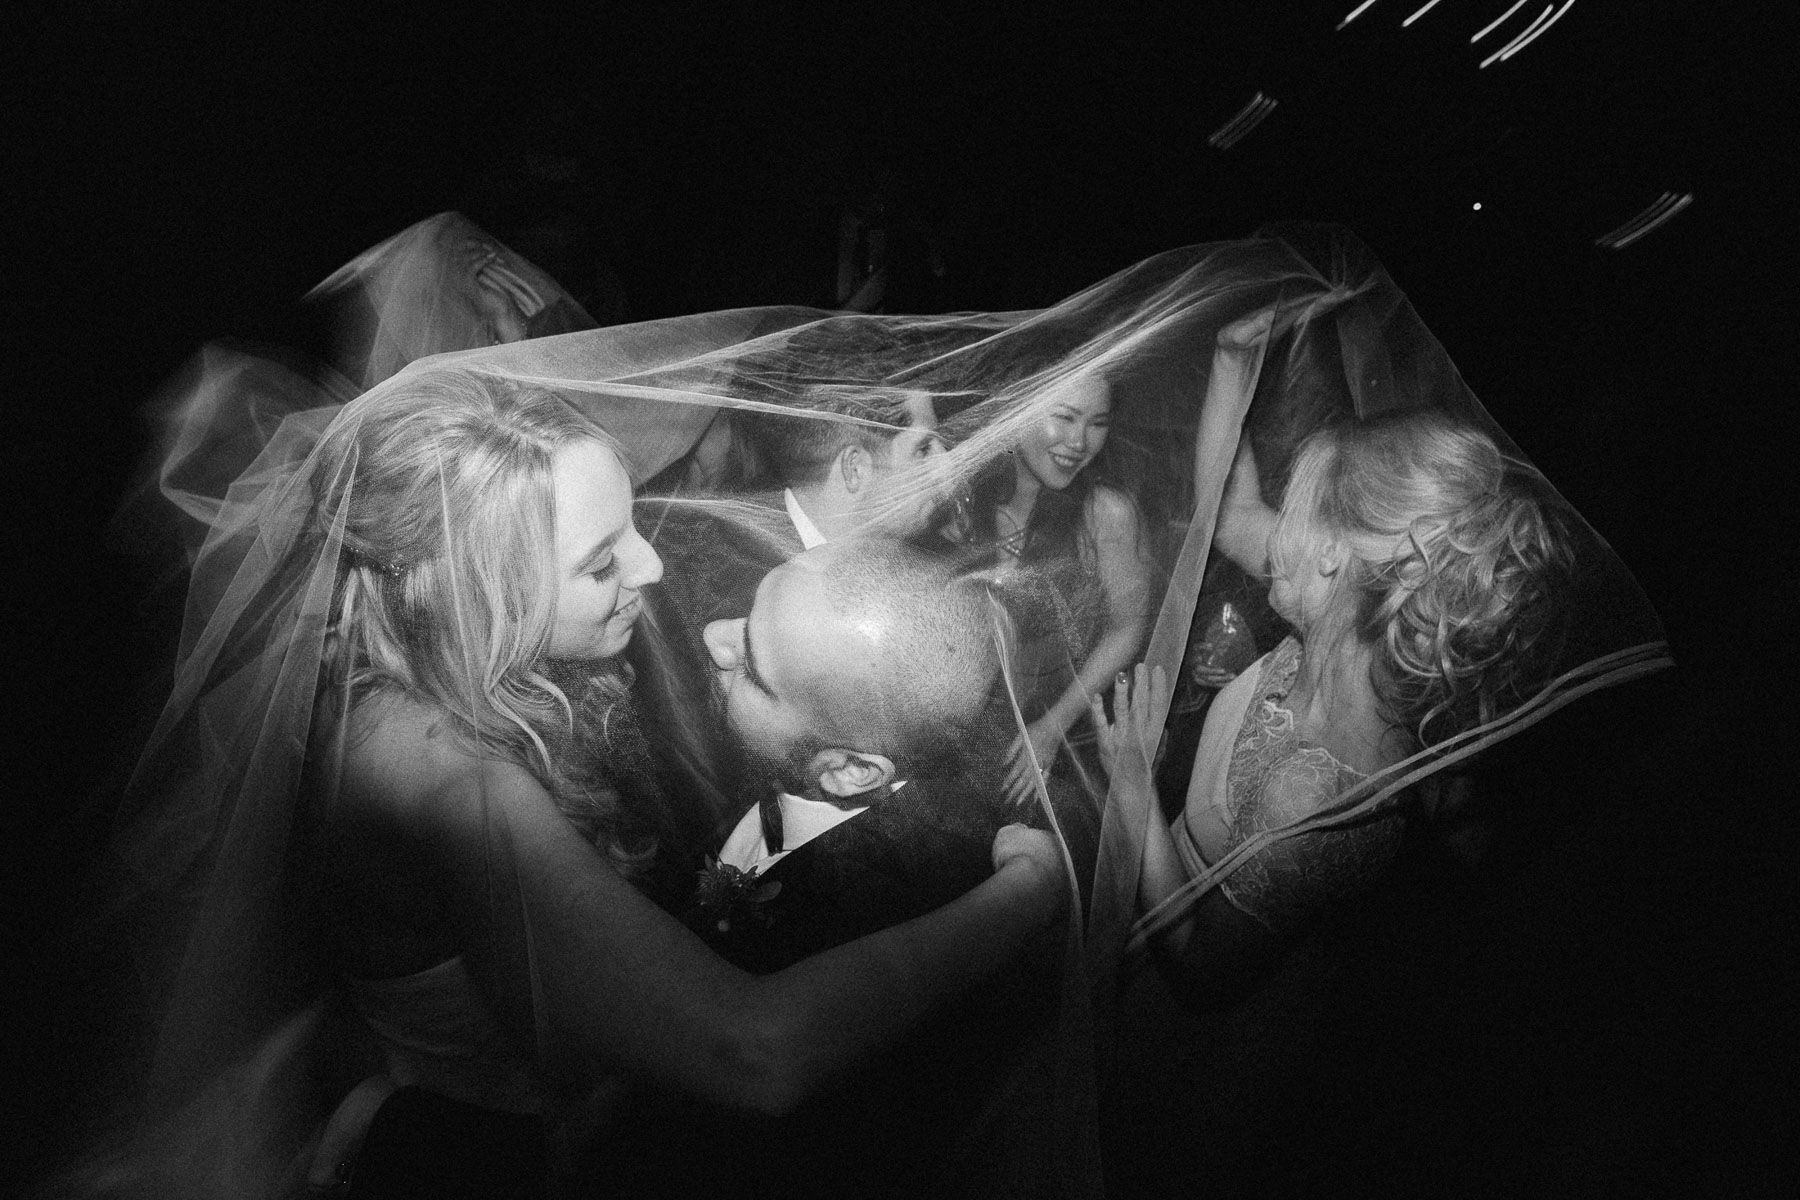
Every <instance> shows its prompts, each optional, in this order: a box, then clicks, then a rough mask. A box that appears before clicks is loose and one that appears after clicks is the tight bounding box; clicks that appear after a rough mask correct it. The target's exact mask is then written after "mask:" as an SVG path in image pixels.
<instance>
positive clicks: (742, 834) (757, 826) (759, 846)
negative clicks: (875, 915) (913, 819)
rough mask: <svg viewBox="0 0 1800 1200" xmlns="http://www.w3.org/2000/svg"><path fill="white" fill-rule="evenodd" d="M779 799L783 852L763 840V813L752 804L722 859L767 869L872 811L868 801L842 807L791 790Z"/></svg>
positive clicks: (741, 867)
mask: <svg viewBox="0 0 1800 1200" xmlns="http://www.w3.org/2000/svg"><path fill="white" fill-rule="evenodd" d="M776 799H777V800H778V801H779V802H780V803H781V852H780V853H779V854H770V853H769V844H768V842H766V841H764V840H763V828H762V813H761V812H760V811H759V810H758V809H757V808H756V806H755V805H752V806H751V807H750V810H749V811H748V812H746V813H745V814H744V815H743V817H742V818H741V819H740V820H739V821H738V823H737V828H736V829H733V830H732V831H731V836H730V837H728V838H726V839H725V845H724V846H723V847H721V848H720V850H719V861H720V862H722V863H729V864H731V865H732V866H734V867H736V868H737V869H738V870H740V871H748V870H751V869H752V868H754V869H755V870H758V871H766V870H768V869H769V868H770V867H772V866H774V865H775V864H776V863H778V862H780V861H781V860H782V859H784V858H786V857H787V856H788V855H789V854H792V853H793V852H794V851H796V850H798V849H799V848H800V847H802V846H804V845H806V843H808V842H810V841H812V840H813V839H814V838H816V837H818V836H819V835H820V834H822V833H824V832H826V831H827V830H830V829H836V828H837V827H838V826H839V825H842V824H843V823H844V822H845V821H848V820H850V818H852V817H855V816H860V815H861V814H863V813H866V812H868V811H869V807H868V805H866V804H865V805H864V806H863V807H861V808H839V807H838V806H837V805H835V804H827V803H826V802H825V801H823V800H808V799H806V798H805V797H804V796H793V795H789V794H788V793H787V792H781V793H780V794H779V795H777V797H776Z"/></svg>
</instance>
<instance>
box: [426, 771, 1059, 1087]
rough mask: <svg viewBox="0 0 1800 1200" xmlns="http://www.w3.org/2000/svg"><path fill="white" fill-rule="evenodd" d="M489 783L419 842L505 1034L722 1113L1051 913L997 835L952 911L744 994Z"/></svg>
mask: <svg viewBox="0 0 1800 1200" xmlns="http://www.w3.org/2000/svg"><path fill="white" fill-rule="evenodd" d="M486 775H487V778H486V779H485V780H463V781H461V782H460V783H459V784H458V785H457V786H455V787H454V788H453V789H452V790H453V791H454V792H455V793H456V794H455V795H453V796H445V797H443V798H442V799H443V801H444V803H441V804H434V806H433V807H434V809H442V810H444V811H446V812H447V813H449V814H450V815H449V817H448V819H443V820H436V821H434V825H435V828H434V831H433V837H432V840H433V842H434V843H435V844H434V846H433V849H435V850H436V851H437V852H438V853H439V854H441V855H443V856H444V859H445V861H446V862H447V864H448V866H449V879H448V883H449V888H448V895H449V897H450V899H451V903H452V907H453V908H454V909H455V916H456V919H457V923H458V925H459V927H460V930H461V935H462V939H463V944H464V945H465V946H466V947H468V949H469V954H470V959H471V961H472V963H473V965H474V967H475V970H476V974H477V977H478V979H480V981H481V982H482V984H483V985H484V987H485V989H486V990H487V993H488V994H489V996H490V997H492V998H494V999H495V1000H496V1002H497V1007H498V1008H499V1010H500V1013H501V1016H502V1020H503V1021H505V1022H506V1023H507V1024H508V1026H509V1027H511V1028H512V1029H514V1030H515V1031H516V1032H518V1033H519V1034H521V1035H522V1036H525V1037H526V1038H527V1039H528V1042H529V1039H530V1038H531V1037H532V1036H533V1035H535V1034H536V1033H537V1032H538V1031H541V1030H548V1031H550V1033H551V1035H552V1039H553V1040H552V1042H551V1044H550V1045H549V1046H548V1047H546V1049H548V1050H550V1051H551V1052H552V1053H556V1054H558V1055H568V1054H573V1055H575V1056H578V1057H579V1058H581V1059H584V1060H590V1061H594V1062H597V1063H599V1064H601V1065H602V1066H604V1067H611V1068H623V1069H625V1070H628V1071H632V1072H636V1073H642V1074H645V1075H648V1076H651V1077H653V1078H656V1079H658V1080H660V1081H662V1082H665V1083H669V1084H673V1085H675V1086H677V1087H680V1088H683V1089H685V1090H688V1091H691V1092H694V1093H696V1094H699V1095H702V1096H705V1097H708V1098H709V1099H713V1100H717V1101H721V1102H724V1103H727V1104H735V1105H742V1106H747V1107H753V1108H757V1109H761V1110H764V1111H769V1112H781V1111H784V1110H786V1109H788V1108H791V1107H792V1106H793V1105H794V1104H795V1103H797V1102H798V1101H799V1100H800V1099H802V1098H803V1097H804V1096H805V1095H807V1094H808V1093H809V1092H811V1091H812V1090H814V1089H815V1088H816V1087H817V1086H818V1085H819V1084H820V1083H821V1082H823V1081H824V1080H825V1079H827V1078H829V1077H831V1076H833V1075H834V1074H836V1073H838V1072H840V1071H842V1070H843V1069H844V1068H845V1067H846V1066H848V1065H850V1064H851V1063H853V1062H855V1061H856V1060H858V1059H859V1058H861V1057H863V1056H866V1055H867V1054H869V1053H870V1052H871V1051H873V1050H875V1049H877V1048H878V1047H880V1046H881V1045H883V1044H884V1043H885V1042H887V1041H888V1040H890V1039H892V1038H893V1037H894V1036H895V1035H896V1034H897V1033H899V1032H900V1031H901V1030H903V1029H904V1028H905V1027H906V1026H907V1025H908V1024H910V1023H911V1022H912V1021H914V1020H915V1019H916V1018H917V1017H919V1016H920V1015H922V1014H923V1013H924V1012H925V1011H926V1010H927V1009H928V1008H929V1007H930V1006H931V1005H932V1004H933V1002H935V1001H936V1000H938V999H940V998H942V997H944V996H947V995H951V994H954V993H956V992H957V991H959V990H961V989H963V988H966V987H968V986H969V985H971V984H973V983H975V982H977V981H979V980H980V979H981V978H983V977H984V976H985V975H987V974H988V973H989V972H990V971H992V970H993V969H995V968H996V967H998V966H1000V965H1001V964H1003V963H1005V962H1006V961H1008V960H1009V959H1010V958H1011V957H1012V956H1013V955H1014V954H1015V953H1017V952H1018V951H1020V950H1021V949H1022V948H1024V947H1025V946H1026V945H1027V944H1029V943H1030V942H1031V941H1032V939H1033V938H1034V937H1035V936H1037V935H1038V934H1039V932H1040V931H1041V930H1042V929H1044V928H1045V927H1046V926H1047V925H1048V923H1049V922H1050V921H1051V919H1052V918H1053V917H1054V916H1055V914H1056V913H1057V912H1058V911H1059V910H1060V907H1061V904H1062V903H1063V895H1062V891H1063V885H1062V879H1061V875H1060V870H1059V865H1058V861H1057V859H1056V856H1055V851H1054V849H1053V848H1052V847H1051V846H1050V845H1048V844H1047V843H1048V838H1047V836H1046V835H1042V834H1039V833H1037V832H1036V831H1030V830H1024V829H1022V828H1019V827H1008V829H1006V830H1003V831H1002V832H1001V835H1000V837H998V838H996V841H995V863H996V868H997V869H996V873H995V874H994V876H993V877H992V878H990V879H989V880H987V881H986V882H984V883H983V884H982V885H981V886H979V887H977V888H976V889H975V890H974V891H972V892H970V893H969V894H968V895H967V896H964V897H962V898H961V899H959V900H957V901H955V902H953V903H951V904H949V905H947V906H945V907H944V908H942V909H940V910H938V911H937V912H935V913H931V914H928V915H926V916H924V917H921V918H919V919H918V920H915V921H910V922H907V923H906V924H904V925H900V926H896V927H894V928H892V929H888V930H884V931H882V932H881V933H878V934H875V935H872V936H870V937H867V938H862V939H860V940H858V941H856V942H852V943H850V944H848V945H845V946H842V947H839V948H837V949H834V950H832V951H830V952H828V953H826V954H821V955H818V956H817V957H814V958H811V959H807V960H805V961H804V962H801V963H798V964H796V965H795V966H793V967H791V968H789V969H787V970H785V971H781V972H779V973H777V974H774V975H770V976H765V977H761V978H758V977H755V976H752V975H749V974H747V973H745V972H743V971H739V970H737V969H736V968H734V967H732V966H730V965H729V964H727V963H726V962H725V961H724V960H723V959H721V958H719V957H718V956H717V955H715V954H714V953H713V952H712V951H711V950H710V949H709V948H708V947H707V946H706V945H705V944H704V943H703V942H702V941H700V939H699V938H697V937H695V936H694V935H693V934H692V933H691V932H689V931H688V930H687V929H686V928H684V927H683V926H682V925H681V924H680V923H679V922H677V921H676V920H674V919H673V918H671V917H670V916H668V915H667V914H666V913H664V912H662V911H661V910H660V909H658V908H657V907H656V906H655V905H653V904H651V903H650V902H649V901H648V900H646V899H644V897H642V896H641V895H639V894H638V892H637V891H636V890H635V889H634V888H632V887H631V886H630V885H629V884H628V883H626V882H625V881H624V880H623V879H621V878H620V877H619V876H618V874H617V873H616V872H614V871H613V869H612V868H611V866H610V865H608V863H607V862H606V861H605V859H604V858H603V857H602V856H601V855H600V854H599V853H597V852H596V851H595V850H594V849H593V848H592V847H590V846H589V845H588V844H587V843H586V842H584V841H583V840H582V839H581V838H580V836H579V835H577V834H576V832H575V830H574V829H573V827H571V826H570V825H569V823H568V821H567V820H566V819H565V818H564V817H563V815H562V814H561V813H560V812H559V811H558V810H557V809H556V807H555V806H554V804H553V803H552V802H551V801H550V798H549V797H548V796H547V795H546V794H545V793H544V791H543V789H542V788H541V787H539V786H538V785H537V783H536V782H535V781H534V780H532V779H531V778H530V777H529V776H528V775H526V774H525V773H524V772H523V771H519V770H517V769H516V768H511V767H498V768H493V769H490V770H488V771H487V772H486ZM1040 843H1043V844H1040Z"/></svg>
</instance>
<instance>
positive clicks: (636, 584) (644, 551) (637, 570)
mask: <svg viewBox="0 0 1800 1200" xmlns="http://www.w3.org/2000/svg"><path fill="white" fill-rule="evenodd" d="M632 540H633V541H634V542H635V543H636V544H635V545H634V546H633V547H632V549H633V551H634V553H633V555H632V561H631V568H630V570H629V571H627V572H626V574H625V586H626V587H629V588H633V589H637V588H645V587H648V586H650V585H651V584H653V583H655V582H656V581H657V580H659V579H661V578H662V577H663V562H662V557H661V556H660V555H658V554H657V553H656V547H654V546H652V545H651V544H650V543H649V542H646V541H645V540H644V539H643V538H642V537H641V536H638V537H634V538H633V539H632Z"/></svg>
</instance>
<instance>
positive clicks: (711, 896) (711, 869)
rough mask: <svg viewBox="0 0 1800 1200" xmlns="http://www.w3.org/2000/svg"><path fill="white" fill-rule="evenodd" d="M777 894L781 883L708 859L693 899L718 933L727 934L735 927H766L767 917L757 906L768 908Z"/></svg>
mask: <svg viewBox="0 0 1800 1200" xmlns="http://www.w3.org/2000/svg"><path fill="white" fill-rule="evenodd" d="M780 891H781V880H779V879H776V880H773V881H770V880H765V879H764V878H763V877H762V876H761V875H760V874H759V873H758V872H757V869H756V868H755V867H751V868H750V869H749V870H748V871H743V870H739V869H738V868H737V867H734V866H732V865H731V864H730V863H723V862H720V861H719V860H718V859H716V858H714V857H712V856H711V855H708V856H707V858H706V866H704V867H702V868H701V869H700V886H699V887H698V888H697V889H696V891H695V893H694V895H695V899H696V900H697V901H698V902H699V904H700V911H702V912H704V913H705V914H706V915H707V916H708V917H710V918H711V919H712V920H713V922H714V925H715V927H716V928H717V929H718V931H719V932H720V933H730V932H731V927H732V925H733V924H734V923H736V924H740V925H763V926H766V925H768V924H769V922H770V917H769V914H768V913H767V912H764V911H763V910H762V909H761V908H759V907H757V906H758V905H762V904H767V903H768V902H769V901H771V900H773V899H774V898H775V896H776V893H778V892H780Z"/></svg>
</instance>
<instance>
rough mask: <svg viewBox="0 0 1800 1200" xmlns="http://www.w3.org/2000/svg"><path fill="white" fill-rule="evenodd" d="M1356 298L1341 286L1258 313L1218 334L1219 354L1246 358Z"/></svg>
mask: <svg viewBox="0 0 1800 1200" xmlns="http://www.w3.org/2000/svg"><path fill="white" fill-rule="evenodd" d="M1355 294H1356V291H1355V289H1353V288H1348V287H1342V286H1340V287H1334V288H1332V289H1331V290H1330V291H1327V292H1322V293H1320V294H1319V295H1317V296H1313V297H1311V298H1310V299H1307V300H1302V301H1299V302H1298V303H1294V302H1289V303H1286V304H1272V305H1270V306H1269V307H1268V308H1261V309H1258V310H1256V311H1255V312H1253V313H1251V314H1250V315H1249V316H1247V317H1239V318H1238V319H1237V320H1235V321H1233V322H1232V323H1231V324H1229V325H1227V326H1225V328H1223V329H1221V330H1219V351H1220V353H1222V354H1231V355H1244V354H1247V353H1249V352H1250V351H1252V350H1254V349H1256V348H1257V347H1258V346H1261V345H1262V344H1264V343H1265V342H1267V341H1268V340H1269V339H1270V338H1271V337H1277V336H1280V335H1281V334H1284V333H1286V332H1287V331H1288V330H1289V329H1291V328H1293V327H1294V326H1295V325H1299V324H1303V323H1305V322H1307V321H1310V320H1312V319H1313V318H1314V317H1316V316H1319V315H1320V314H1322V313H1326V312H1329V311H1330V310H1332V309H1334V308H1336V307H1337V306H1338V305H1340V304H1342V303H1343V302H1344V301H1346V300H1348V299H1349V298H1350V297H1352V296H1354V295H1355Z"/></svg>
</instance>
